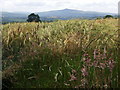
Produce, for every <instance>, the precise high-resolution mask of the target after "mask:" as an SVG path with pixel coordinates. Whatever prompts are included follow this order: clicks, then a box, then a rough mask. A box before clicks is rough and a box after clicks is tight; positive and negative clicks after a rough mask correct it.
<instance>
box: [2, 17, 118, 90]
mask: <svg viewBox="0 0 120 90" xmlns="http://www.w3.org/2000/svg"><path fill="white" fill-rule="evenodd" d="M2 34H3V78H9V80H11V82H12V87H25V88H27V87H28V88H36V87H37V88H50V87H51V88H71V87H72V88H79V87H80V88H92V87H95V88H99V87H105V88H111V87H113V88H114V87H118V71H117V68H118V65H117V63H118V53H117V48H118V47H117V44H118V43H117V41H118V38H117V37H118V33H117V19H98V20H77V19H76V20H66V21H60V20H59V21H56V22H51V23H47V22H46V23H34V22H33V23H14V24H12V23H11V24H6V25H4V26H3V30H2ZM3 84H4V83H3Z"/></svg>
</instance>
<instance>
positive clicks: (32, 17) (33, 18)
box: [27, 13, 41, 22]
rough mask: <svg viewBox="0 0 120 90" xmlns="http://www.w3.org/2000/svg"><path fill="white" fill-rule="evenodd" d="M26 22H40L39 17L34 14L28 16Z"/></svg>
mask: <svg viewBox="0 0 120 90" xmlns="http://www.w3.org/2000/svg"><path fill="white" fill-rule="evenodd" d="M27 21H28V22H41V20H40V17H39V15H38V14H37V15H35V14H34V13H31V14H30V15H28V19H27Z"/></svg>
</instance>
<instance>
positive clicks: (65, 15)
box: [2, 9, 116, 22]
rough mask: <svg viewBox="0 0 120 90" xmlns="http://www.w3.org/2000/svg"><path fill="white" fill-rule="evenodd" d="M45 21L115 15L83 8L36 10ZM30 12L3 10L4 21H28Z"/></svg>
mask: <svg viewBox="0 0 120 90" xmlns="http://www.w3.org/2000/svg"><path fill="white" fill-rule="evenodd" d="M36 13H37V14H38V15H39V16H40V17H41V20H43V21H50V20H56V19H61V20H68V19H75V18H83V19H94V18H97V17H104V16H105V15H108V14H110V15H113V16H115V15H116V14H113V13H101V12H91V11H81V10H74V9H63V10H54V11H47V12H36ZM29 14H30V13H29V12H27V13H25V12H12V13H11V12H2V21H3V22H23V21H26V19H27V16H28V15H29Z"/></svg>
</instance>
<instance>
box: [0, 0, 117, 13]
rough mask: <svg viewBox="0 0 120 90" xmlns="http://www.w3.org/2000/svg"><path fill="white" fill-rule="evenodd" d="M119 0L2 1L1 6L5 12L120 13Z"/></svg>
mask: <svg viewBox="0 0 120 90" xmlns="http://www.w3.org/2000/svg"><path fill="white" fill-rule="evenodd" d="M118 2H119V0H114V1H113V0H109V1H108V0H97V1H96V0H91V1H88V0H84V1H82V0H76V1H74V0H64V1H61V0H44V1H39V0H35V1H32V0H26V1H25V0H16V1H14V0H2V5H1V6H0V8H1V11H3V12H26V11H27V12H31V13H32V12H46V11H54V10H62V9H66V8H68V9H74V10H82V11H92V12H102V13H106V12H107V13H118Z"/></svg>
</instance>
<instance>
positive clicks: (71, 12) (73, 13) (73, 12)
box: [38, 9, 115, 18]
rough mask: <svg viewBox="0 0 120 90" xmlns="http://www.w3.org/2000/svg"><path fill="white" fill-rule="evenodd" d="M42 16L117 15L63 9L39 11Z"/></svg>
mask: <svg viewBox="0 0 120 90" xmlns="http://www.w3.org/2000/svg"><path fill="white" fill-rule="evenodd" d="M38 14H39V15H40V16H42V17H62V18H68V17H71V18H93V17H103V16H105V15H107V14H110V15H115V14H113V13H101V12H91V11H81V10H74V9H63V10H55V11H48V12H38Z"/></svg>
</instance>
